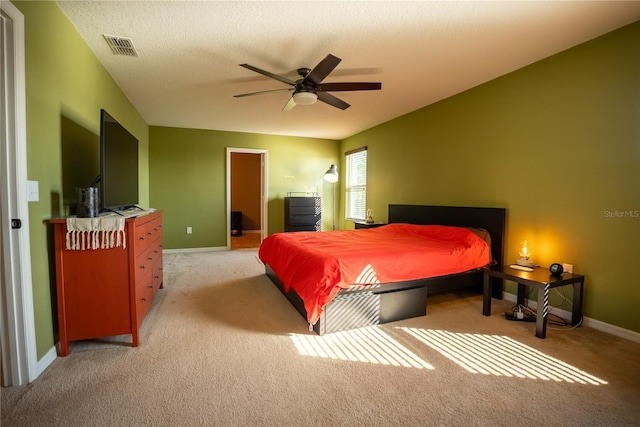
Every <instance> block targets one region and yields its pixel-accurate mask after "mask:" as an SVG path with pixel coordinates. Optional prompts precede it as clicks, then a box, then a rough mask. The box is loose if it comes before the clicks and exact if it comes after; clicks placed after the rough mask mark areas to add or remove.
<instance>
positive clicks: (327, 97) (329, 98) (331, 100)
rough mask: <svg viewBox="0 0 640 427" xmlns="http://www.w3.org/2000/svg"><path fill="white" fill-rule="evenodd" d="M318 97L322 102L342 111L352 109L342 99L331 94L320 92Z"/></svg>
mask: <svg viewBox="0 0 640 427" xmlns="http://www.w3.org/2000/svg"><path fill="white" fill-rule="evenodd" d="M316 95H318V99H319V100H320V101H322V102H325V103H327V104H329V105H332V106H334V107H336V108H339V109H341V110H346V109H347V108H349V107H350V105H349V104H347V103H346V102H344V101H343V100H342V99H340V98H337V97H335V96H333V95H331V94H330V93H327V92H318V93H317V94H316Z"/></svg>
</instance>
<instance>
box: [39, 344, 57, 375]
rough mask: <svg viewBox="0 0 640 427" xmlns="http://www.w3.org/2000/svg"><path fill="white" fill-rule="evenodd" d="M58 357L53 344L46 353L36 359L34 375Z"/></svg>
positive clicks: (41, 371)
mask: <svg viewBox="0 0 640 427" xmlns="http://www.w3.org/2000/svg"><path fill="white" fill-rule="evenodd" d="M57 357H58V351H57V350H56V347H55V346H53V347H51V348H50V349H49V351H47V354H45V355H44V357H43V358H42V359H40V360H38V364H37V366H36V376H40V374H42V373H43V372H44V371H45V370H46V369H47V368H48V367H49V365H51V364H52V363H53V361H54V360H56V358H57Z"/></svg>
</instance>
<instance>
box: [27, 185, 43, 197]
mask: <svg viewBox="0 0 640 427" xmlns="http://www.w3.org/2000/svg"><path fill="white" fill-rule="evenodd" d="M38 201H40V192H39V191H38V181H27V202H38Z"/></svg>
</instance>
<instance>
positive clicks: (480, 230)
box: [466, 227, 497, 265]
mask: <svg viewBox="0 0 640 427" xmlns="http://www.w3.org/2000/svg"><path fill="white" fill-rule="evenodd" d="M466 228H467V229H468V230H471V231H473V232H474V233H475V234H476V235H477V236H478V237H480V238H481V239H482V240H484V241H485V242H486V243H487V245H489V253H490V255H491V265H496V264H497V262H496V260H494V259H493V254H491V235H490V234H489V232H488V231H487V230H485V229H484V228H478V227H466Z"/></svg>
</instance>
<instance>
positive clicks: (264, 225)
mask: <svg viewBox="0 0 640 427" xmlns="http://www.w3.org/2000/svg"><path fill="white" fill-rule="evenodd" d="M231 153H248V154H260V160H261V162H260V178H261V179H260V181H261V189H260V190H261V191H260V194H261V198H262V200H261V203H260V228H261V229H262V230H261V233H260V240H261V241H262V240H264V238H265V237H266V236H267V233H268V227H269V221H268V216H269V215H268V211H267V206H268V202H269V180H268V175H269V173H268V170H269V167H268V163H269V152H268V151H267V150H262V149H255V148H233V147H227V248H228V249H229V250H231V215H230V214H228V213H229V212H231Z"/></svg>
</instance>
